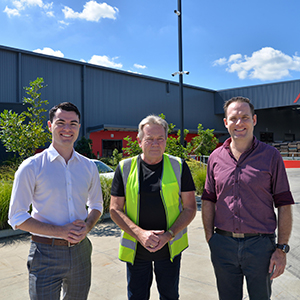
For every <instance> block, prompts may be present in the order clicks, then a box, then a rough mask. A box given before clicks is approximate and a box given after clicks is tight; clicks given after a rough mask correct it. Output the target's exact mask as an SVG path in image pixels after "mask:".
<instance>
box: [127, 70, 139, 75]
mask: <svg viewBox="0 0 300 300" xmlns="http://www.w3.org/2000/svg"><path fill="white" fill-rule="evenodd" d="M127 72H129V73H133V74H138V75H142V73H139V72H134V71H131V70H127Z"/></svg>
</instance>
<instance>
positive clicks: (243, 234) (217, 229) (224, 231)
mask: <svg viewBox="0 0 300 300" xmlns="http://www.w3.org/2000/svg"><path fill="white" fill-rule="evenodd" d="M215 231H216V233H218V234H221V235H225V236H231V237H234V238H240V239H243V238H245V237H252V236H270V237H271V236H272V237H274V236H275V235H274V233H271V234H268V233H236V232H231V231H226V230H222V229H219V228H216V229H215Z"/></svg>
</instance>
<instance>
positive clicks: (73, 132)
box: [48, 108, 80, 153]
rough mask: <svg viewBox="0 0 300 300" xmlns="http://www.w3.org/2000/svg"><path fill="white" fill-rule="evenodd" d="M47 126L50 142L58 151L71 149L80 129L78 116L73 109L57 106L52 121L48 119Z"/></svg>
mask: <svg viewBox="0 0 300 300" xmlns="http://www.w3.org/2000/svg"><path fill="white" fill-rule="evenodd" d="M48 127H49V130H50V131H51V133H52V144H53V146H54V148H55V149H56V150H57V151H58V152H59V153H61V152H62V151H73V146H74V143H75V141H76V140H77V137H78V134H79V129H80V124H79V117H78V115H77V114H76V113H75V112H74V111H66V110H62V109H60V108H59V109H58V110H57V111H56V113H55V115H54V117H53V120H52V122H50V121H48Z"/></svg>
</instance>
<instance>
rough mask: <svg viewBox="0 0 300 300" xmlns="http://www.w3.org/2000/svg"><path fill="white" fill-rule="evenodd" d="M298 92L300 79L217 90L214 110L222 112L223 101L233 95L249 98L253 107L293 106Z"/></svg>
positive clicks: (299, 90) (218, 112)
mask: <svg viewBox="0 0 300 300" xmlns="http://www.w3.org/2000/svg"><path fill="white" fill-rule="evenodd" d="M299 93H300V80H294V81H286V82H278V83H272V84H264V85H257V86H248V87H242V88H236V89H229V90H223V91H218V95H217V97H216V99H215V102H216V106H215V109H216V111H215V112H216V113H217V114H220V113H223V108H222V106H223V103H224V102H225V101H226V100H228V99H230V98H232V97H235V96H243V97H247V98H249V99H250V100H251V102H252V103H253V105H254V107H255V109H266V108H273V107H284V106H293V105H295V104H294V101H295V99H296V98H297V96H298V95H299ZM299 102H300V101H299Z"/></svg>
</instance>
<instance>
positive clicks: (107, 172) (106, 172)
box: [92, 159, 115, 178]
mask: <svg viewBox="0 0 300 300" xmlns="http://www.w3.org/2000/svg"><path fill="white" fill-rule="evenodd" d="M92 161H93V162H94V163H95V164H96V166H97V168H98V172H99V174H100V176H104V177H106V178H113V177H114V175H115V171H114V170H113V169H112V168H111V167H109V166H108V165H106V164H105V163H104V162H102V161H100V160H97V159H92Z"/></svg>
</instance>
